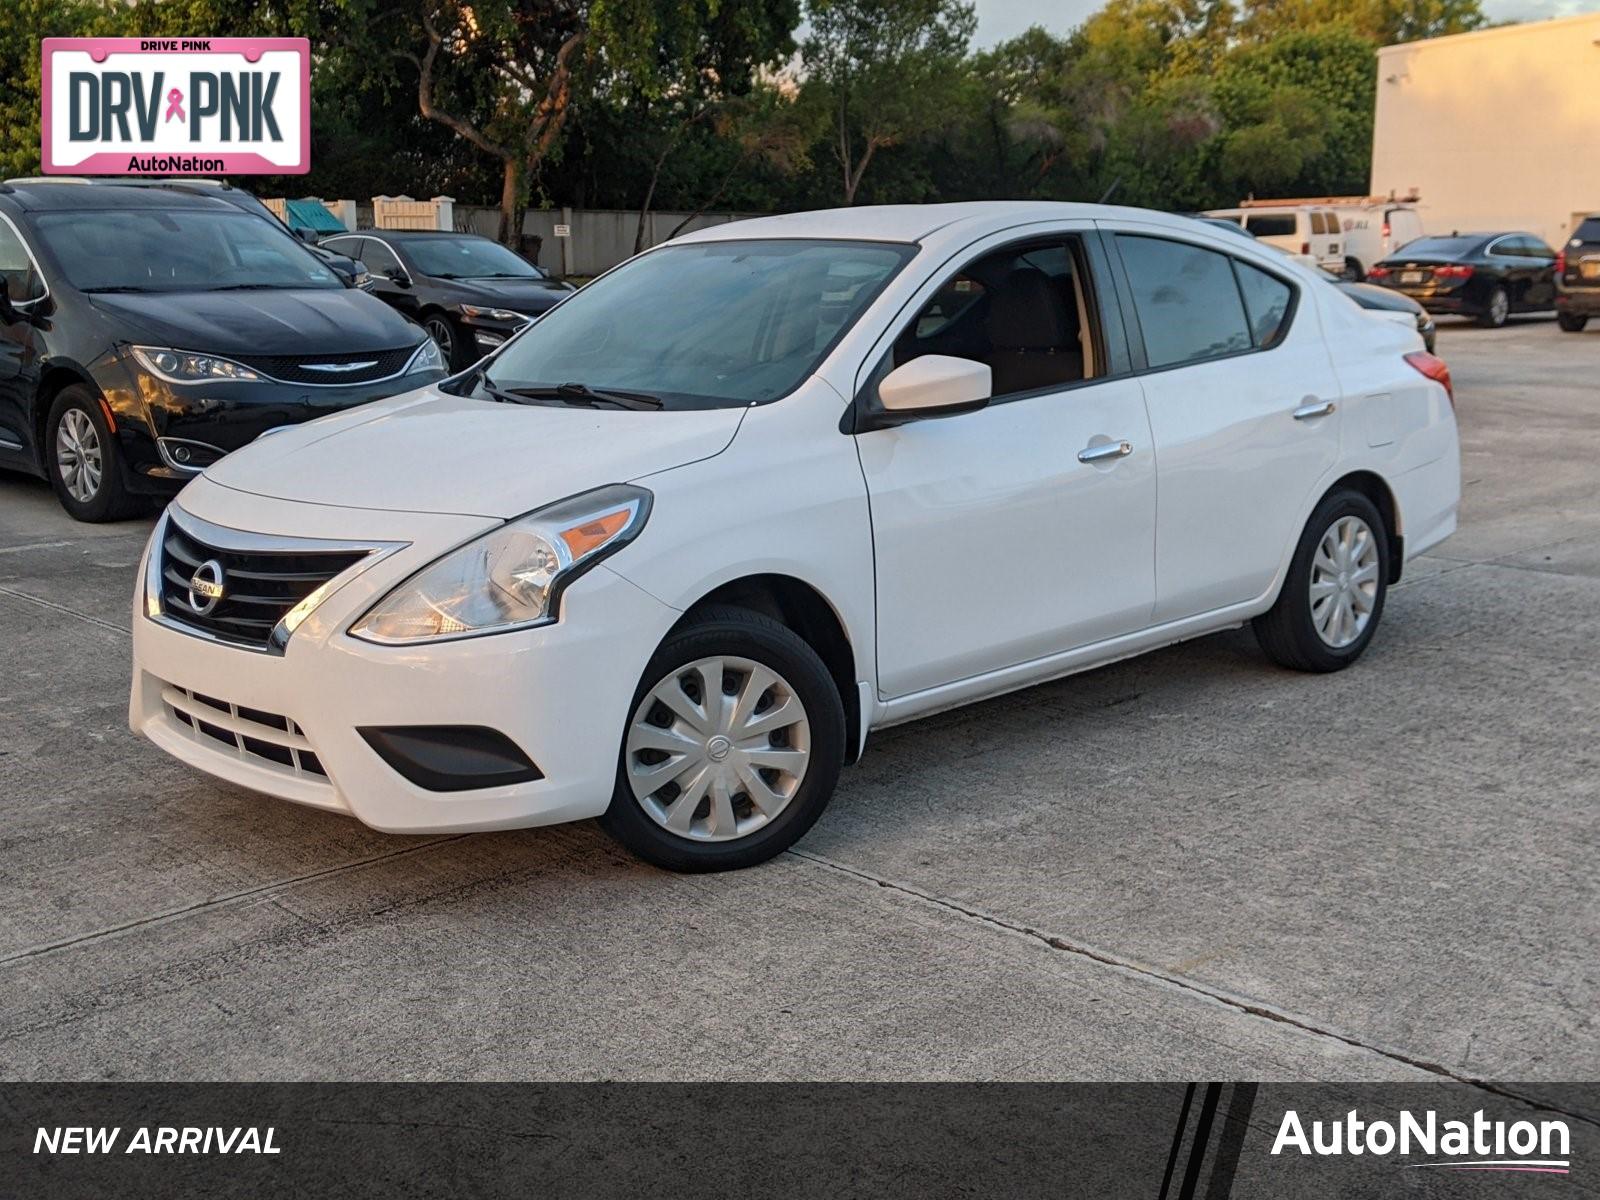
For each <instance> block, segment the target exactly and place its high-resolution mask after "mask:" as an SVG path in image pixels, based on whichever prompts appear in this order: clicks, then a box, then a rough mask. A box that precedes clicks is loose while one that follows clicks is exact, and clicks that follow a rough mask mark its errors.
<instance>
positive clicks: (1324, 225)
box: [1311, 212, 1328, 233]
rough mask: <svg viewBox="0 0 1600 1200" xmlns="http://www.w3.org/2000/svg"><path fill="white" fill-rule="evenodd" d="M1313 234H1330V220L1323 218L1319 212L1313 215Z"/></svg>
mask: <svg viewBox="0 0 1600 1200" xmlns="http://www.w3.org/2000/svg"><path fill="white" fill-rule="evenodd" d="M1311 232H1312V233H1327V232H1328V218H1327V217H1325V216H1323V215H1322V214H1321V213H1319V212H1314V213H1312V214H1311Z"/></svg>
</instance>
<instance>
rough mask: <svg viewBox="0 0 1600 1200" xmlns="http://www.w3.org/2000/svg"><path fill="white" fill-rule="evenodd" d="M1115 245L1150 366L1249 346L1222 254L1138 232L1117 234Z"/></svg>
mask: <svg viewBox="0 0 1600 1200" xmlns="http://www.w3.org/2000/svg"><path fill="white" fill-rule="evenodd" d="M1117 245H1118V247H1119V248H1120V250H1121V252H1122V262H1123V265H1124V266H1125V267H1126V268H1127V272H1128V282H1129V284H1130V285H1131V286H1132V288H1133V305H1134V310H1135V311H1136V312H1137V313H1138V316H1139V328H1140V331H1141V333H1142V334H1143V336H1144V349H1145V357H1146V358H1147V359H1148V360H1149V364H1150V366H1152V367H1171V366H1177V365H1178V364H1180V363H1192V362H1200V361H1203V360H1204V359H1208V358H1222V357H1225V356H1226V355H1229V354H1239V353H1242V352H1243V351H1246V350H1250V349H1252V348H1253V347H1254V345H1255V342H1254V339H1252V337H1251V334H1250V321H1249V320H1248V319H1247V318H1246V316H1245V309H1244V301H1243V299H1242V298H1241V297H1240V294H1239V284H1237V283H1236V282H1235V281H1234V274H1233V267H1232V265H1231V260H1230V259H1229V258H1228V256H1227V255H1225V254H1219V253H1217V252H1216V251H1214V250H1203V249H1201V248H1200V247H1198V246H1191V245H1189V244H1188V243H1186V242H1174V241H1169V240H1167V239H1165V238H1154V237H1145V236H1143V235H1140V234H1118V235H1117ZM1266 311H1268V310H1266V309H1264V310H1263V313H1264V314H1265V313H1266ZM1280 323H1281V321H1280Z"/></svg>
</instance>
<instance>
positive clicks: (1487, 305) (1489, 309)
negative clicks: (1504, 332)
mask: <svg viewBox="0 0 1600 1200" xmlns="http://www.w3.org/2000/svg"><path fill="white" fill-rule="evenodd" d="M1510 315H1511V297H1510V296H1508V295H1507V294H1506V290H1505V288H1503V287H1501V286H1500V285H1499V284H1495V286H1494V288H1493V289H1492V290H1491V291H1490V292H1489V297H1488V299H1486V300H1485V301H1484V302H1483V311H1482V312H1480V313H1479V314H1478V324H1479V325H1482V326H1483V327H1484V328H1485V329H1499V328H1500V326H1502V325H1504V324H1505V323H1506V318H1507V317H1509V316H1510Z"/></svg>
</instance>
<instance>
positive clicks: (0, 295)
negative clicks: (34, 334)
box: [0, 274, 43, 325]
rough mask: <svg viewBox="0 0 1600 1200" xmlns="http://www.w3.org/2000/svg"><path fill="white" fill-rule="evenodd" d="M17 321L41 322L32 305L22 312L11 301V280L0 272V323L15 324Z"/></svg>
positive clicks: (32, 323)
mask: <svg viewBox="0 0 1600 1200" xmlns="http://www.w3.org/2000/svg"><path fill="white" fill-rule="evenodd" d="M19 321H20V322H22V323H23V324H25V325H40V324H42V323H43V321H42V318H41V316H40V314H39V313H37V312H35V311H33V307H30V308H29V309H28V311H26V312H24V311H23V310H21V309H19V308H18V307H17V306H16V305H14V304H13V303H12V302H11V281H10V280H9V279H7V278H6V277H5V276H4V275H3V274H0V325H15V324H17V323H18V322H19Z"/></svg>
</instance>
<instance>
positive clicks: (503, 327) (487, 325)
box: [460, 313, 543, 354]
mask: <svg viewBox="0 0 1600 1200" xmlns="http://www.w3.org/2000/svg"><path fill="white" fill-rule="evenodd" d="M542 315H543V314H542V313H532V314H529V315H527V316H522V317H518V318H517V319H516V320H515V321H497V320H493V319H491V318H489V317H469V316H466V315H465V314H463V315H462V316H461V318H460V322H461V327H462V328H463V329H465V330H466V331H467V335H468V336H469V337H470V338H471V339H472V345H473V348H474V350H475V351H476V352H477V353H478V354H492V353H493V352H494V351H496V350H498V349H500V347H501V346H503V345H505V343H506V342H507V341H508V340H509V339H510V338H512V337H514V336H515V335H516V334H519V333H521V332H522V331H523V330H524V329H526V328H527V327H528V326H529V325H531V324H533V322H535V321H536V320H538V319H539V317H540V316H542Z"/></svg>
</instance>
